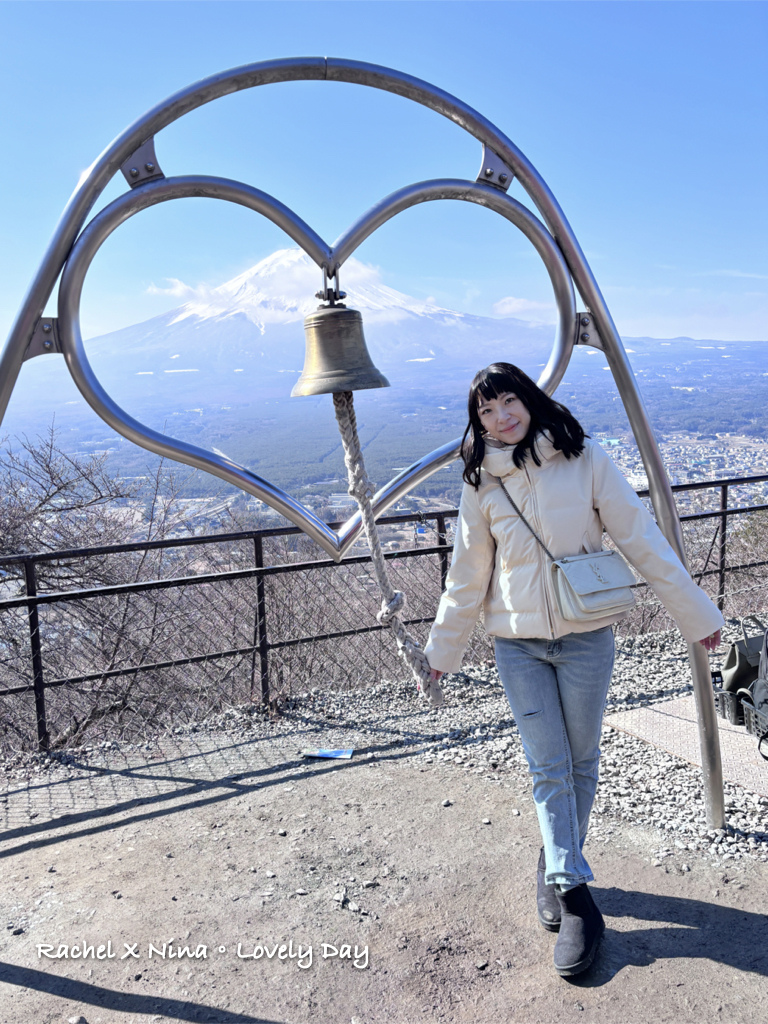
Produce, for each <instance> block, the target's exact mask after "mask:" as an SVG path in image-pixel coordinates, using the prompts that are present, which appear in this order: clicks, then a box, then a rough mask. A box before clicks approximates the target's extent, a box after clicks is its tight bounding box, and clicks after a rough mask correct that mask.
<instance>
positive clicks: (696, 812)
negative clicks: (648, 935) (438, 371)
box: [0, 622, 768, 871]
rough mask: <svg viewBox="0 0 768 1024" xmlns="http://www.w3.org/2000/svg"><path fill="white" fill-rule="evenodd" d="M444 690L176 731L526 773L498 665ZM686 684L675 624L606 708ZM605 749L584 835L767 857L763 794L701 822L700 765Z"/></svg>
mask: <svg viewBox="0 0 768 1024" xmlns="http://www.w3.org/2000/svg"><path fill="white" fill-rule="evenodd" d="M739 635H740V632H739V630H738V627H737V625H736V624H735V623H734V622H732V623H729V624H728V625H727V626H726V629H725V631H724V638H725V639H726V640H730V639H731V638H736V637H737V636H739ZM714 660H715V661H718V660H719V658H717V657H716V658H715V659H714ZM444 689H445V692H446V706H445V707H443V708H441V709H439V710H437V711H430V712H427V713H426V714H425V712H424V705H423V704H422V703H421V702H420V701H414V699H413V688H412V686H411V684H410V683H391V682H386V683H382V684H380V685H378V686H374V687H370V688H368V689H365V690H360V691H353V692H349V691H341V692H333V691H328V690H316V689H313V690H311V691H307V692H305V693H302V694H299V695H296V696H294V697H292V698H291V699H290V700H289V701H288V702H287V703H286V704H285V705H284V706H283V708H282V709H281V713H280V715H279V716H277V717H274V716H270V715H269V714H266V713H265V712H264V711H263V710H262V709H261V708H260V707H257V706H254V705H247V706H241V707H233V708H230V709H228V710H226V711H224V712H223V713H221V714H219V715H216V716H215V717H213V718H211V719H209V720H207V721H206V722H202V723H198V724H195V725H192V726H185V727H183V728H182V727H180V728H177V729H175V730H173V732H174V733H176V734H184V733H196V734H207V735H213V734H216V733H224V734H225V735H226V736H228V737H229V738H237V737H249V738H252V737H253V736H254V735H258V734H259V733H263V734H264V735H269V734H270V733H273V732H274V731H275V729H276V728H278V727H279V731H280V734H281V735H282V736H283V737H285V736H290V735H291V734H295V735H296V736H297V737H298V736H299V735H300V737H301V743H302V747H300V748H297V753H298V752H299V751H300V750H301V749H303V748H306V747H307V740H308V737H310V738H311V736H312V733H313V731H316V732H317V735H318V737H319V739H320V740H321V742H322V745H323V746H324V747H326V748H328V747H330V748H332V749H333V748H336V747H350V746H351V747H354V748H356V749H358V750H359V749H366V748H372V747H375V746H376V745H381V744H386V745H387V746H389V747H390V748H391V747H392V746H395V747H397V746H406V747H408V748H409V749H410V752H411V754H412V756H414V757H415V758H416V759H417V760H418V761H419V762H420V767H421V768H422V769H426V770H428V769H429V768H430V767H432V768H437V767H444V766H453V767H455V768H456V769H460V770H462V771H465V772H472V773H475V774H477V775H483V776H485V777H487V778H489V779H492V780H493V781H495V782H497V783H499V784H501V783H502V782H503V780H504V779H505V778H508V777H509V776H510V774H512V775H515V776H516V777H518V778H519V777H521V776H524V775H526V774H527V765H526V762H525V756H524V754H523V750H522V746H521V743H520V737H519V734H518V732H517V728H516V726H515V722H514V719H513V718H512V715H511V712H510V709H509V705H508V704H507V702H506V698H505V697H504V694H503V690H502V688H501V684H500V682H499V678H498V674H497V672H496V669H495V667H493V666H482V667H477V666H476V667H473V668H471V669H468V670H467V671H466V672H461V673H456V674H454V675H451V676H446V677H445V680H444ZM690 692H692V685H691V677H690V670H689V668H688V659H687V654H686V647H685V643H684V641H683V640H682V638H681V637H680V635H679V634H678V633H677V632H674V631H670V632H667V633H653V634H648V635H646V636H642V637H635V638H630V639H628V640H627V639H624V640H622V641H621V642H620V643H619V644H617V658H616V666H615V669H614V674H613V680H612V683H611V688H610V691H609V695H608V701H607V706H606V713H608V714H610V713H612V712H615V711H623V710H628V709H631V708H637V707H639V706H643V705H650V704H654V703H658V702H663V701H665V700H668V699H670V698H673V697H679V696H684V695H686V694H688V693H690ZM310 746H311V743H310ZM601 747H602V759H601V769H600V783H599V787H598V792H597V799H596V802H595V807H594V810H593V815H592V822H591V825H590V833H589V834H590V840H591V841H592V842H595V841H602V842H609V841H610V837H611V836H612V834H613V833H614V829H615V827H616V825H617V824H618V823H619V822H621V823H625V824H628V825H632V824H640V825H643V826H649V825H650V826H654V827H655V828H656V829H657V830H658V837H659V842H658V847H657V849H656V851H655V854H656V856H655V860H654V864H656V865H657V866H661V865H662V864H663V863H664V862H665V861H666V862H668V863H670V864H672V863H675V864H676V866H677V868H678V869H679V870H682V871H687V870H688V868H689V862H690V861H691V858H693V857H704V858H708V859H709V860H710V861H711V862H712V863H713V864H715V865H719V864H723V863H726V862H728V861H738V860H741V859H742V858H743V859H745V860H759V861H763V862H768V797H766V796H762V795H760V794H757V793H753V792H749V791H748V790H745V789H744V788H742V787H741V786H739V785H736V784H734V783H730V782H726V783H725V806H726V816H727V827H726V829H719V830H713V829H708V828H707V826H706V822H705V811H704V800H703V793H702V786H701V769H700V768H699V767H698V766H696V765H692V764H690V763H689V762H687V761H685V760H682V759H680V758H678V757H675V756H673V755H671V754H668V753H667V752H666V751H663V750H660V749H657V748H655V747H653V746H651V745H650V744H647V743H645V742H644V741H642V740H639V739H636V738H635V737H633V736H630V735H628V734H626V733H623V732H621V731H619V730H616V729H613V728H612V727H611V726H608V725H604V726H603V737H602V743H601ZM150 748H151V744H137V745H132V744H118V743H116V742H114V741H107V742H104V743H101V744H99V745H98V746H95V747H80V748H74V749H72V750H70V751H66V752H57V753H54V754H52V755H50V756H49V755H42V754H23V755H21V754H17V755H11V756H9V757H7V758H6V759H5V760H4V761H3V762H2V764H0V768H1V769H2V771H3V772H4V774H5V776H6V778H9V779H11V778H16V779H20V778H29V777H30V775H39V774H40V773H55V774H59V773H67V772H68V771H70V770H71V769H72V768H73V767H74V766H76V765H78V764H86V763H90V764H92V765H96V764H98V765H102V766H108V765H109V764H110V763H111V762H113V761H115V758H116V756H117V755H118V754H119V755H120V757H121V758H122V757H125V756H130V755H133V756H134V757H135V756H136V755H137V754H140V752H141V750H142V749H146V750H147V751H148V750H150ZM370 756H373V755H372V754H371V755H370ZM766 770H768V765H767V766H766Z"/></svg>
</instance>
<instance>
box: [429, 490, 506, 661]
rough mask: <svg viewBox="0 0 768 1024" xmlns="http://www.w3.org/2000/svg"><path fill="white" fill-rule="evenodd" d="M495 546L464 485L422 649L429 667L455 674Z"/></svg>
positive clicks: (474, 495)
mask: <svg viewBox="0 0 768 1024" xmlns="http://www.w3.org/2000/svg"><path fill="white" fill-rule="evenodd" d="M495 556H496V543H495V541H494V539H493V536H492V535H491V530H490V526H489V524H488V520H487V519H486V518H485V516H484V514H483V511H482V509H481V507H480V502H479V501H478V496H477V491H476V490H475V488H474V487H471V486H470V485H468V484H467V485H465V487H464V491H463V492H462V496H461V505H460V506H459V520H458V523H457V525H456V540H455V542H454V546H453V558H452V560H451V567H450V569H449V570H448V576H447V579H446V583H445V590H444V592H443V595H442V597H441V598H440V604H439V606H438V609H437V615H436V616H435V621H434V624H433V626H432V630H431V632H430V634H429V641H428V642H427V646H426V648H425V651H426V655H427V657H428V658H429V663H430V665H431V666H432V668H435V669H437V670H438V671H440V672H458V670H459V668H460V667H461V659H462V657H463V655H464V649H465V647H466V646H467V642H468V640H469V636H470V634H471V632H472V630H473V628H474V626H475V623H476V622H477V620H478V618H479V617H480V609H481V608H482V606H483V601H484V599H485V595H486V593H487V592H488V586H489V584H490V582H491V577H492V575H493V565H494V560H495Z"/></svg>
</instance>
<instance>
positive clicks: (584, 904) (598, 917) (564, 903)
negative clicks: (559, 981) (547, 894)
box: [555, 882, 605, 977]
mask: <svg viewBox="0 0 768 1024" xmlns="http://www.w3.org/2000/svg"><path fill="white" fill-rule="evenodd" d="M555 895H556V897H557V902H558V903H559V904H560V934H559V935H558V937H557V942H556V943H555V970H556V971H557V973H558V974H560V975H562V976H563V977H570V976H571V975H573V974H581V972H582V971H586V969H587V968H588V967H589V966H590V965H591V963H592V961H593V960H594V959H595V954H596V953H597V947H598V946H599V945H600V938H601V936H602V934H603V932H604V931H605V922H604V921H603V915H602V914H601V913H600V911H599V910H598V909H597V907H596V906H595V901H594V900H593V899H592V893H591V892H590V891H589V886H588V885H587V884H586V883H584V882H583V883H582V884H581V885H577V886H575V887H574V888H573V889H566V890H565V892H561V891H560V890H556V892H555Z"/></svg>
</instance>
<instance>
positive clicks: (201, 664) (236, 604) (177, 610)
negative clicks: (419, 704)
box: [0, 475, 768, 750]
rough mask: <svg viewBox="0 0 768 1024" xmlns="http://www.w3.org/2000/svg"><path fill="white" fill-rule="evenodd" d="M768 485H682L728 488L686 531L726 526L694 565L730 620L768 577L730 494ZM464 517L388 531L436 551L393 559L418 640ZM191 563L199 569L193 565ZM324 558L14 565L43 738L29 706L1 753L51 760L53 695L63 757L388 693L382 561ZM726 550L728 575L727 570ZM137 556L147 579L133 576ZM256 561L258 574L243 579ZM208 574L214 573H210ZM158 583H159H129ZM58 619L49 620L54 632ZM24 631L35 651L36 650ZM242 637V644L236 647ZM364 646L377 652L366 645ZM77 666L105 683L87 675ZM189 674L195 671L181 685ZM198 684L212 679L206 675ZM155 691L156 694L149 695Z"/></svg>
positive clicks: (199, 544) (53, 557) (6, 634)
mask: <svg viewBox="0 0 768 1024" xmlns="http://www.w3.org/2000/svg"><path fill="white" fill-rule="evenodd" d="M766 481H768V475H763V476H750V477H730V478H727V479H721V480H714V481H698V482H695V483H688V484H678V485H675V486H674V487H673V490H674V491H676V492H695V491H701V490H705V489H717V490H719V498H720V500H719V505H718V507H717V508H715V509H712V510H705V511H697V512H693V513H689V514H683V515H681V517H680V518H681V522H682V523H683V524H684V526H685V525H686V524H694V523H704V522H705V521H707V520H710V519H715V520H716V529H715V532H714V535H713V536H712V537H711V539H710V538H709V535H708V534H707V535H706V536H704V535H701V536H698V537H697V538H695V543H694V544H693V546H694V547H695V548H696V550H695V551H694V552H693V553H691V539H690V538H689V558H690V560H691V571H692V573H693V575H694V577H695V578H696V580H697V581H699V582H700V581H702V580H705V579H706V580H710V581H712V582H715V583H716V590H715V591H714V592H713V593H712V596H713V598H714V599H715V600H716V601H717V603H718V605H719V607H720V609H721V610H725V607H726V597H727V590H726V580H727V577H728V575H729V574H739V573H750V572H752V573H754V570H756V569H759V568H763V567H765V566H768V559H762V558H757V559H755V558H748V559H747V561H742V562H737V563H736V564H730V565H729V564H728V557H727V555H728V536H729V534H728V523H729V520H730V518H731V517H732V516H735V515H745V514H747V513H755V512H760V511H766V510H768V504H754V505H747V506H741V507H737V508H729V507H728V496H729V488H732V487H735V486H737V485H750V484H751V485H754V484H757V483H761V482H766ZM638 493H639V494H640V495H641V496H643V497H645V496H646V495H647V492H645V491H639V492H638ZM457 515H458V512H457V510H456V509H451V510H443V511H439V512H424V513H421V512H418V513H413V512H409V513H400V514H395V515H389V516H383V517H382V518H381V519H380V520H379V526H380V528H381V529H382V530H383V531H384V532H385V534H386V532H387V531H392V530H395V529H396V528H398V527H400V528H402V527H408V526H412V527H413V529H414V535H415V531H416V529H417V524H420V527H421V529H422V530H423V531H424V540H425V541H427V543H425V544H424V546H419V545H418V544H416V545H415V546H407V547H403V546H402V537H401V538H400V539H399V540H398V541H396V542H393V547H392V549H391V550H389V551H387V552H386V553H385V557H386V558H387V559H388V561H389V563H390V569H391V571H392V574H393V577H394V580H393V581H394V583H395V585H396V586H399V588H400V589H402V590H404V591H405V592H406V594H407V595H408V597H409V600H410V601H411V605H412V606H413V605H414V604H415V608H414V610H413V611H412V613H411V617H410V618H408V619H407V620H406V621H407V623H408V625H409V626H417V627H425V626H426V625H427V624H428V623H430V622H431V621H432V618H433V617H434V612H435V609H436V605H437V600H438V598H439V594H440V592H441V590H442V588H443V586H444V583H445V576H446V572H447V569H448V565H449V561H450V552H451V547H452V540H451V537H450V536H449V526H450V520H452V519H455V518H456V516H457ZM332 525H334V526H336V525H340V524H332ZM427 531H429V533H430V534H431V537H429V536H428V535H427ZM277 542H282V543H283V544H288V545H294V547H295V549H294V550H291V551H288V552H286V551H282V552H280V551H278V550H276V549H275V550H272V551H271V552H267V551H265V546H266V547H268V546H269V545H272V546H273V548H274V547H275V544H276V543H277ZM395 545H396V546H395ZM224 548H226V549H227V553H225V554H223V553H222V551H223V549H224ZM189 549H192V553H193V556H194V558H193V560H192V561H191V562H190V559H189V558H186V559H185V558H182V557H180V556H181V554H182V553H183V552H185V551H187V550H189ZM315 550H316V549H315ZM311 551H312V548H311V546H310V545H309V542H307V540H306V538H304V537H303V535H302V534H301V531H299V530H298V529H297V528H296V527H276V528H270V529H261V530H252V531H242V532H238V533H227V534H213V535H206V536H195V537H173V538H168V539H164V540H157V541H149V542H146V541H145V542H135V543H129V544H120V545H109V546H101V547H98V546H94V547H84V548H77V549H71V550H66V551H51V552H41V553H35V554H27V553H24V554H17V555H12V556H6V557H4V558H0V580H4V588H3V589H4V590H5V591H6V593H7V592H8V591H9V590H12V589H14V588H17V589H18V590H23V593H21V594H18V595H17V596H9V597H6V598H4V599H2V600H0V621H3V620H4V619H6V618H7V617H8V616H13V615H14V613H15V614H16V615H17V616H18V618H17V619H16V620H15V622H12V623H11V625H10V626H9V627H8V628H4V629H3V630H2V634H1V635H0V645H1V647H2V657H0V684H1V685H2V688H1V689H0V697H2V698H4V701H3V702H2V704H3V707H4V710H5V709H6V707H7V705H8V702H9V701H10V700H12V699H16V700H22V699H23V700H26V701H28V699H29V697H30V696H32V697H33V700H34V727H33V729H25V728H24V727H23V725H22V724H20V721H19V720H20V718H21V717H22V716H23V714H24V711H23V708H22V706H21V705H20V704H18V703H17V704H15V706H14V707H12V708H10V707H9V708H7V710H5V717H4V720H3V722H2V730H3V733H4V735H0V744H2V745H7V742H8V740H9V739H12V738H13V737H14V736H15V737H16V738H17V740H18V741H19V742H20V745H21V746H28V745H29V744H30V742H34V741H36V743H37V746H38V748H39V749H41V750H47V749H49V748H50V747H51V745H52V737H51V733H50V730H49V722H50V715H49V705H50V702H51V700H52V692H53V693H57V692H58V693H63V692H65V691H66V692H67V693H69V694H70V701H69V703H68V704H62V703H61V702H59V704H58V705H57V706H56V708H55V717H56V719H57V732H56V735H55V736H54V737H53V745H58V746H63V745H64V744H65V743H67V742H75V741H80V740H82V739H83V737H84V736H86V734H89V733H90V734H91V735H92V734H93V731H94V726H95V725H96V724H97V723H106V724H109V723H111V725H112V726H115V725H116V726H117V731H118V732H120V733H121V734H122V735H127V734H133V735H137V734H139V733H140V730H138V729H137V723H138V722H141V723H144V726H145V728H149V727H150V726H154V727H157V726H158V725H159V724H162V725H166V724H172V723H173V722H174V721H175V720H176V718H178V719H179V720H181V721H185V722H187V723H193V722H194V721H195V720H197V719H198V718H200V717H205V716H206V715H209V714H211V713H213V712H216V711H217V710H221V708H222V707H226V706H227V705H228V704H230V705H231V704H232V703H236V702H238V701H252V702H254V703H256V704H262V705H265V706H268V705H269V704H270V701H271V700H272V699H273V698H274V697H275V694H276V693H280V694H285V693H290V692H291V690H292V688H293V685H294V681H295V679H298V678H301V679H302V681H304V685H306V680H307V679H310V678H311V679H321V680H322V681H324V682H325V683H327V682H328V681H329V680H328V679H327V676H328V674H329V673H330V672H332V671H333V672H334V674H335V673H336V672H341V674H342V677H343V678H344V680H345V681H346V682H347V684H348V685H353V684H354V683H355V682H359V683H362V684H365V683H367V682H372V681H375V680H376V679H378V678H380V677H381V675H382V673H385V672H386V673H393V674H396V673H397V672H398V662H397V657H396V655H395V654H394V652H393V651H392V648H391V646H390V642H391V637H389V635H388V634H385V635H384V636H383V637H382V635H381V631H382V627H381V626H380V625H379V624H378V623H377V622H376V621H375V618H374V616H375V612H376V610H377V609H378V592H377V591H375V588H374V587H373V586H372V576H369V575H368V574H367V569H366V567H367V566H368V565H369V564H370V556H369V555H368V554H359V555H352V556H351V557H347V558H345V559H344V560H343V561H342V562H341V563H336V562H334V561H332V560H330V559H321V560H318V559H315V558H303V557H301V556H302V554H304V552H307V553H311ZM205 552H208V555H207V556H205V554H204V553H205ZM705 552H706V554H705ZM715 552H716V555H717V564H716V566H712V565H711V563H712V559H713V555H714V554H715ZM136 555H138V556H140V561H139V563H138V569H137V566H136V564H134V563H132V562H130V556H136ZM118 556H127V557H128V558H129V562H128V563H127V564H128V567H129V569H130V572H128V573H126V572H125V571H123V570H124V569H125V566H123V569H122V570H121V569H116V568H115V567H114V565H113V563H112V562H110V561H109V560H110V559H116V558H118ZM152 556H156V557H155V561H152ZM166 556H169V557H168V559H167V560H166V561H165V562H163V559H165V558H166ZM246 558H247V560H248V561H249V562H250V564H249V565H248V566H247V567H245V566H243V567H235V568H233V567H232V566H233V564H234V565H242V563H243V562H244V561H245V560H246ZM222 564H223V565H226V566H227V567H226V568H221V566H222ZM201 566H202V568H203V569H205V570H208V571H200V569H201ZM190 569H194V570H196V571H194V572H192V571H190ZM147 572H149V575H150V576H151V577H152V578H149V579H139V578H125V577H126V575H132V576H133V577H135V576H137V575H141V574H142V573H147ZM41 577H42V579H43V586H42V588H41ZM73 578H74V579H76V580H82V579H91V580H95V581H96V584H97V585H88V586H82V585H81V586H74V587H73V586H70V587H69V588H62V587H61V584H60V581H61V579H66V580H71V579H73ZM110 579H114V582H110ZM753 582H754V581H753ZM644 585H645V584H642V583H640V584H638V586H644ZM761 585H762V584H761V583H758V587H757V588H755V587H751V588H748V589H751V590H754V589H759V587H760V586H761ZM710 589H711V588H710ZM140 595H150V596H149V598H148V601H147V602H144V603H143V604H142V603H141V602H140V600H138V601H137V598H140ZM43 612H45V613H46V614H47V619H46V621H45V622H44V623H41V615H42V614H43ZM67 616H69V618H68V617H67ZM350 616H351V618H350ZM22 617H23V619H24V620H25V621H24V623H23V632H24V633H25V634H26V641H23V640H22V636H21V633H22V622H21V619H22ZM319 627H320V628H319ZM313 630H314V631H313ZM226 634H229V637H230V641H231V642H230V643H229V644H224V645H222V638H225V635H226ZM377 634H378V636H377ZM358 637H360V638H362V640H361V644H364V645H365V646H361V644H357V645H355V641H356V638H358ZM374 640H375V641H376V644H377V645H376V649H375V650H372V649H371V644H372V643H373V641H374ZM350 643H352V644H353V646H352V647H349V644H350ZM345 645H347V647H346V648H345ZM24 648H26V650H25V649H24ZM202 648H204V649H202ZM298 649H302V650H303V651H304V652H305V657H304V661H302V662H301V663H300V664H299V666H298V667H296V665H294V663H293V662H291V661H290V657H289V655H291V654H293V655H294V656H295V653H296V651H297V650H298ZM470 650H471V654H472V656H474V658H475V659H476V660H488V659H489V658H490V657H491V656H492V652H491V648H490V646H489V645H488V643H487V640H486V639H484V637H483V634H482V632H481V631H479V630H478V631H476V634H475V635H473V640H472V641H471V645H470ZM318 652H321V653H320V654H318ZM158 653H160V654H166V655H173V656H166V657H158ZM222 662H223V663H225V666H226V665H228V666H229V667H223V668H221V670H220V673H219V674H220V675H221V676H222V677H223V678H222V679H218V677H216V679H215V680H214V674H213V673H212V672H211V666H212V664H213V663H222ZM73 666H77V667H80V668H89V669H90V671H80V672H78V673H76V674H72V667H73ZM329 666H330V668H329ZM181 669H184V670H185V671H184V672H181V673H180V671H179V670H181ZM192 670H197V675H193V674H190V673H191V671H192ZM51 675H52V676H53V677H52V678H50V676H51ZM286 675H288V676H289V677H290V678H288V679H287V680H286ZM139 677H141V678H142V679H143V680H144V682H143V683H142V685H138V684H137V683H136V680H137V679H139ZM16 680H18V681H16ZM120 680H129V682H128V683H127V684H126V685H125V686H124V688H123V689H122V690H118V689H115V688H114V687H113V688H111V689H110V687H111V686H112V684H115V683H117V682H118V681H120ZM331 681H332V680H331ZM14 682H15V685H13V683H14ZM47 694H48V695H49V696H48V697H47V696H46V695H47ZM26 706H27V705H25V707H26ZM175 716H176V717H175ZM29 724H30V725H32V723H31V722H30V723H29ZM33 736H34V740H33Z"/></svg>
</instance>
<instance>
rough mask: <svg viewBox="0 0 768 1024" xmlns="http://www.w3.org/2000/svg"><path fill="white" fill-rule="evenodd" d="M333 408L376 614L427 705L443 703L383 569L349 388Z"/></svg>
mask: <svg viewBox="0 0 768 1024" xmlns="http://www.w3.org/2000/svg"><path fill="white" fill-rule="evenodd" d="M333 408H334V411H335V413H336V420H337V422H338V424H339V431H340V433H341V443H342V445H343V446H344V461H345V463H346V466H347V475H348V477H349V493H350V494H351V495H352V497H353V498H354V499H355V501H356V502H357V504H358V506H359V508H360V515H361V516H362V521H363V529H364V530H365V536H366V537H367V538H368V545H369V547H370V549H371V560H372V562H373V571H374V574H375V576H376V582H377V583H378V584H379V590H380V591H381V594H382V598H383V600H382V602H381V611H380V612H379V613H378V615H377V616H376V618H377V620H378V621H379V622H380V623H381V624H382V626H389V627H390V629H391V630H392V632H393V633H394V634H395V637H396V638H397V649H398V652H399V654H400V657H401V658H402V659H403V660H404V661H405V662H406V663H407V664H408V665H409V667H410V669H411V671H412V672H413V675H414V678H415V679H416V683H417V686H418V688H419V690H420V691H421V693H422V694H424V696H427V697H429V702H430V705H431V706H432V707H433V708H438V707H440V705H441V704H442V703H443V699H444V698H443V691H442V689H441V687H440V684H439V683H437V682H432V680H431V679H430V667H429V661H428V660H427V656H426V654H425V653H424V651H423V650H422V648H421V647H420V646H419V643H418V641H416V640H414V639H413V637H412V636H411V635H410V633H409V632H408V630H407V629H406V628H405V625H404V624H403V621H402V619H401V618H400V613H401V612H402V611H403V609H404V608H405V594H404V593H403V592H402V591H401V590H395V589H394V587H393V586H392V583H391V582H390V579H389V574H388V573H387V566H386V562H385V561H384V553H383V552H382V550H381V541H380V539H379V531H378V529H377V528H376V519H375V518H374V515H373V508H372V506H371V498H372V497H373V495H374V487H373V484H372V483H371V481H370V480H369V479H368V475H367V473H366V471H365V463H364V462H363V453H362V450H361V448H360V438H359V437H358V435H357V417H356V416H355V406H354V398H353V395H352V392H351V391H337V392H335V393H334V395H333Z"/></svg>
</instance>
